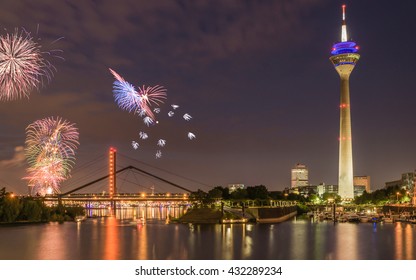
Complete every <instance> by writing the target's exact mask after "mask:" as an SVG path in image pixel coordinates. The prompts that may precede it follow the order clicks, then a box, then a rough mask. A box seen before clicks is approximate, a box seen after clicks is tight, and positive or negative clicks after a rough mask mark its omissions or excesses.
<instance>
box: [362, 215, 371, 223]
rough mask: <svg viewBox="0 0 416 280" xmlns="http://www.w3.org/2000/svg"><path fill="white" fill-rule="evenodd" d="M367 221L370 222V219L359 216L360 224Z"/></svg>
mask: <svg viewBox="0 0 416 280" xmlns="http://www.w3.org/2000/svg"><path fill="white" fill-rule="evenodd" d="M369 220H370V218H369V217H367V216H364V215H362V216H360V222H361V223H368V221H369Z"/></svg>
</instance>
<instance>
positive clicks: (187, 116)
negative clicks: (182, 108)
mask: <svg viewBox="0 0 416 280" xmlns="http://www.w3.org/2000/svg"><path fill="white" fill-rule="evenodd" d="M183 118H184V120H185V121H190V120H191V119H192V117H191V115H189V114H185V115H183Z"/></svg>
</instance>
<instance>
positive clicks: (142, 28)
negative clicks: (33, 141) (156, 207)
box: [0, 0, 416, 193]
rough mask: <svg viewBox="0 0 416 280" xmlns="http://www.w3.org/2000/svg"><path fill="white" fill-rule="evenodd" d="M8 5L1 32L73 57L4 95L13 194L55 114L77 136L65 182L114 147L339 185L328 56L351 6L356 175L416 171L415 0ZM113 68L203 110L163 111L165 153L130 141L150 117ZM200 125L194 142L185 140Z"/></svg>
mask: <svg viewBox="0 0 416 280" xmlns="http://www.w3.org/2000/svg"><path fill="white" fill-rule="evenodd" d="M3 2H4V3H2V9H1V11H0V27H1V29H2V32H1V35H4V34H6V33H7V32H9V33H10V32H12V31H13V30H14V29H15V28H24V29H26V30H28V31H29V32H31V34H32V35H33V36H34V38H36V39H39V42H40V44H41V45H42V46H43V48H44V49H45V50H52V49H59V50H62V51H63V52H62V57H63V58H64V60H62V59H59V58H54V57H50V58H49V60H50V61H51V62H52V64H53V65H54V67H55V68H56V69H57V71H56V73H55V74H54V77H53V78H52V80H51V82H50V83H47V84H45V85H44V86H43V87H41V88H40V89H39V90H38V91H35V92H32V93H31V94H30V97H29V99H24V100H16V101H10V102H5V101H1V102H0V131H1V134H0V143H1V145H0V186H6V188H7V190H8V191H13V192H17V193H26V192H27V187H26V181H24V180H22V179H21V178H22V177H24V176H25V169H26V168H27V164H26V161H25V159H24V156H23V151H22V147H23V146H24V143H25V136H26V135H25V128H26V127H27V126H28V125H29V124H30V123H32V122H34V121H35V120H38V119H42V118H45V117H50V116H60V117H62V118H64V119H66V120H68V121H70V122H74V123H76V125H77V127H78V129H79V134H80V139H79V141H80V146H79V149H78V150H77V152H76V164H75V167H74V175H73V178H70V179H68V180H67V182H65V183H64V184H63V186H66V185H71V184H72V183H71V180H72V182H77V180H79V178H81V177H83V176H85V175H86V174H81V172H80V171H78V169H79V168H80V167H82V166H84V165H86V164H87V163H89V162H91V161H92V160H93V159H96V158H101V157H104V158H105V157H106V155H107V152H108V149H109V147H110V146H114V147H116V148H117V150H118V151H119V152H120V153H121V154H123V155H127V156H128V157H131V158H133V159H135V160H138V161H142V162H145V163H146V164H149V165H152V166H155V167H157V168H161V169H165V170H169V171H170V172H172V173H175V174H179V175H181V176H185V177H188V178H192V179H194V180H196V181H199V182H203V183H204V184H206V185H209V186H212V187H214V186H217V185H222V186H227V185H228V184H231V183H243V184H245V185H246V186H253V185H265V186H267V187H268V189H269V190H271V191H273V190H283V189H284V188H285V187H289V186H290V170H291V168H292V167H293V166H295V164H296V163H302V164H305V165H306V166H307V167H308V169H309V181H310V184H311V185H316V184H319V183H321V182H324V183H326V184H338V182H337V181H338V134H339V98H340V96H339V77H338V75H337V73H336V71H335V70H334V69H333V66H332V65H331V62H330V61H329V57H330V55H331V54H330V52H331V47H332V44H333V43H335V42H337V41H339V40H340V36H341V22H342V18H341V5H342V4H343V3H345V4H346V5H347V18H346V22H347V25H348V31H349V35H350V37H351V38H352V39H353V40H354V41H355V42H357V43H358V45H359V46H360V55H361V58H360V61H359V62H358V63H357V66H356V69H355V70H354V73H353V74H352V75H351V79H350V95H351V118H352V139H353V140H352V141H353V143H352V146H353V164H354V175H369V176H371V188H372V190H374V189H378V188H382V187H384V183H385V182H387V181H394V180H398V179H399V178H400V176H401V174H402V173H405V172H413V171H414V170H415V169H416V157H415V154H416V146H415V145H414V143H413V142H414V139H416V130H415V129H414V127H415V122H416V118H415V117H414V114H413V112H414V109H413V107H414V105H413V104H415V103H416V100H415V94H413V76H412V73H413V71H412V69H411V67H412V65H413V64H414V63H416V56H415V55H414V51H413V46H415V43H416V42H415V38H414V36H411V35H412V34H413V32H414V31H413V26H414V17H413V11H414V10H415V8H416V3H414V2H411V1H401V2H400V3H395V4H394V5H393V4H392V3H391V1H386V0H381V1H377V2H374V1H359V2H357V1H355V2H353V1H351V0H350V1H330V0H313V1H310V0H308V1H306V0H290V1H289V0H287V1H286V0H284V1H227V2H223V1H198V2H191V1H151V2H149V1H121V2H120V3H118V4H117V5H114V4H113V2H112V1H101V2H96V1H82V2H79V3H76V4H75V3H73V2H61V1H59V2H58V1H49V0H43V1H37V2H36V3H33V2H31V1H12V0H5V1H3ZM61 37H63V38H61ZM57 39H58V40H57ZM55 40H57V41H55ZM108 68H112V69H114V70H115V71H117V72H118V73H119V74H120V75H122V76H123V77H124V78H125V79H126V80H127V81H129V82H131V83H132V84H134V85H135V86H141V85H143V84H144V85H157V84H159V85H163V86H164V87H166V88H167V94H168V100H167V102H166V103H165V105H164V106H165V108H162V109H166V107H169V106H170V105H171V104H178V105H180V109H181V110H183V111H181V112H182V113H189V114H190V115H191V116H192V120H191V121H190V122H185V121H183V120H180V118H178V119H175V120H173V119H172V120H171V119H167V118H165V119H162V118H161V120H160V121H161V123H160V125H159V126H157V127H156V126H155V127H154V129H153V130H152V131H151V133H152V136H153V137H155V138H156V137H164V138H166V139H167V146H166V148H164V153H163V157H162V158H160V159H155V156H154V152H155V149H156V148H155V146H154V145H153V146H150V145H149V144H146V143H143V145H142V147H140V149H138V150H135V149H133V148H132V146H131V142H132V141H137V139H138V138H139V136H138V133H139V131H141V130H142V129H143V127H144V125H143V123H142V121H141V120H140V118H138V117H137V116H135V115H133V114H131V113H128V112H127V111H123V110H121V109H120V108H119V107H118V106H117V105H116V103H115V102H114V98H113V94H112V83H113V81H114V79H113V77H112V75H111V73H110V72H109V70H108ZM190 129H192V131H194V132H195V134H196V136H197V138H196V139H195V140H193V141H189V140H188V139H187V138H186V137H184V135H185V134H184V133H186V132H187V131H190ZM106 164H107V163H106V161H103V162H102V165H101V168H102V169H103V170H106V168H107V165H106ZM123 164H127V161H126V162H120V165H121V166H122V165H123ZM127 165H128V164H127ZM93 172H95V170H88V169H85V173H93ZM76 176H79V177H76ZM196 186H197V185H196ZM197 187H199V186H197ZM201 188H203V187H201ZM207 189H208V187H205V190H207ZM65 190H67V189H65Z"/></svg>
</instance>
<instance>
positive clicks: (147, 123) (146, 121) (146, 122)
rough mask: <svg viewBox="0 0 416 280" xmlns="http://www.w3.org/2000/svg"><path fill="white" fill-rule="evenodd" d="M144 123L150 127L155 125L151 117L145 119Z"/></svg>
mask: <svg viewBox="0 0 416 280" xmlns="http://www.w3.org/2000/svg"><path fill="white" fill-rule="evenodd" d="M143 122H144V124H145V125H147V126H150V125H151V124H153V123H154V120H153V119H152V118H151V117H144V118H143Z"/></svg>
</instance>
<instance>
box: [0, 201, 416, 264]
mask: <svg viewBox="0 0 416 280" xmlns="http://www.w3.org/2000/svg"><path fill="white" fill-rule="evenodd" d="M142 210H143V209H135V210H133V209H130V210H129V211H125V212H122V211H120V214H119V215H116V216H110V217H102V218H94V219H87V220H86V221H84V222H82V223H72V222H67V223H64V224H57V223H49V224H42V225H28V226H18V227H0V236H1V238H0V248H1V250H0V259H58V260H59V259H93V260H94V259H111V260H113V259H289V260H290V259H317V260H323V259H363V260H366V259H369V260H376V259H414V258H415V257H416V248H414V247H415V246H414V241H413V239H414V238H415V237H416V225H412V224H404V223H396V224H375V225H373V224H371V223H368V224H351V223H340V224H332V223H327V222H323V223H314V222H310V221H309V220H304V219H297V220H296V219H294V220H292V221H288V222H284V223H280V224H223V225H219V224H215V225H214V224H209V225H203V224H201V225H196V224H195V225H192V224H166V223H165V220H164V219H165V218H166V217H167V215H171V214H169V213H173V214H174V213H175V211H173V210H172V209H171V210H170V212H168V211H166V210H167V209H165V210H163V209H158V208H155V209H151V210H149V209H144V210H143V211H142ZM134 212H135V213H134ZM142 215H147V221H146V223H144V224H143V223H141V222H139V223H137V222H134V221H133V220H132V218H133V217H134V216H136V218H138V217H141V216H142ZM178 215H179V214H178ZM120 217H123V219H120ZM149 217H155V218H149ZM124 218H126V219H124ZM375 229H376V230H375Z"/></svg>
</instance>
